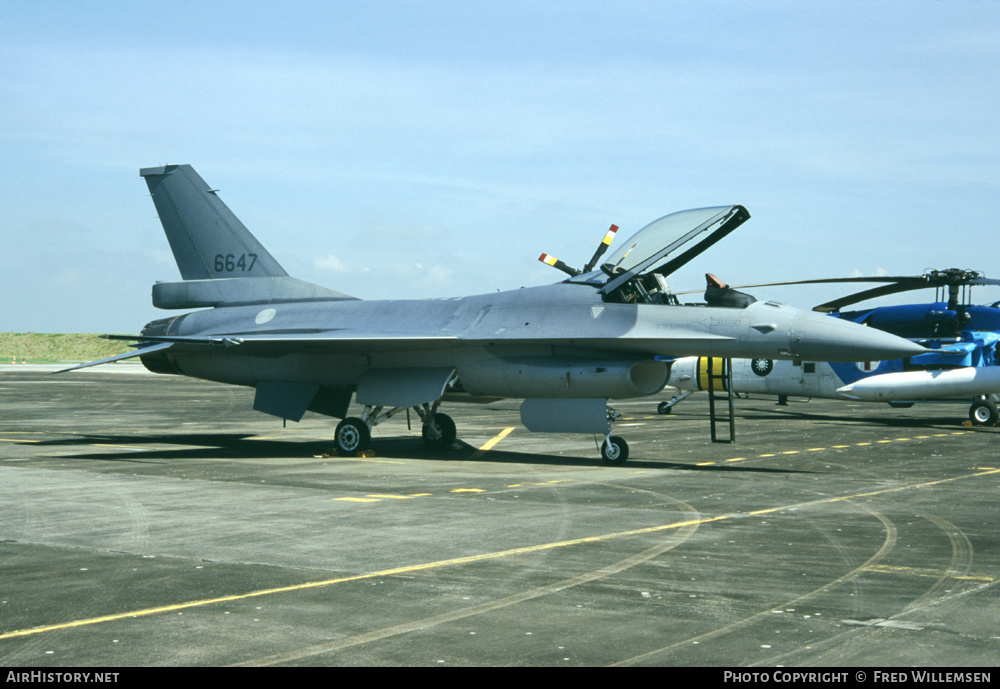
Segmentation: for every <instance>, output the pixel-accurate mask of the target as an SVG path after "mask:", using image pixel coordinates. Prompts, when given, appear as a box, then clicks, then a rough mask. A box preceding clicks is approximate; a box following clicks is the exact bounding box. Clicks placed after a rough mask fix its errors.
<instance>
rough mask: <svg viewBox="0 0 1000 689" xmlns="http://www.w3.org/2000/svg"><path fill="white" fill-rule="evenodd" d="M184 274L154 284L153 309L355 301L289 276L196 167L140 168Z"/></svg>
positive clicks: (140, 173)
mask: <svg viewBox="0 0 1000 689" xmlns="http://www.w3.org/2000/svg"><path fill="white" fill-rule="evenodd" d="M139 175H140V176H141V177H143V178H145V180H146V185H147V186H148V187H149V192H150V194H152V196H153V203H154V204H156V212H157V213H158V214H159V216H160V222H161V223H163V231H164V232H165V233H166V235H167V241H169V242H170V248H171V250H173V252H174V259H175V260H176V261H177V267H178V268H179V269H180V271H181V277H182V278H183V280H182V281H181V282H157V283H156V284H155V285H153V305H154V306H156V307H157V308H161V309H190V308H202V307H206V306H233V305H239V304H275V303H281V302H291V301H318V300H324V301H326V300H340V299H354V297H350V296H348V295H346V294H342V293H340V292H334V291H333V290H330V289H326V288H325V287H320V286H318V285H314V284H312V283H309V282H305V281H304V280H297V279H295V278H292V277H289V275H288V273H286V272H285V269H284V268H282V267H281V266H280V265H279V264H278V262H277V261H276V260H274V257H273V256H271V254H269V253H268V251H267V249H265V248H264V246H263V245H262V244H261V243H260V242H258V241H257V238H256V237H254V236H253V235H252V234H250V231H249V230H248V229H247V228H246V227H245V226H244V225H243V223H241V222H240V221H239V218H237V217H236V216H235V215H233V213H232V211H230V210H229V208H227V207H226V204H224V203H223V202H222V200H221V199H220V198H219V197H218V196H216V195H215V190H213V189H209V187H208V185H207V184H205V180H203V179H202V178H201V177H200V176H199V175H198V173H197V172H195V171H194V169H193V168H192V167H191V166H190V165H165V166H163V167H147V168H144V169H142V170H139Z"/></svg>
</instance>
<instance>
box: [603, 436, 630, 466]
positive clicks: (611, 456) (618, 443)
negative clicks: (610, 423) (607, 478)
mask: <svg viewBox="0 0 1000 689" xmlns="http://www.w3.org/2000/svg"><path fill="white" fill-rule="evenodd" d="M601 458H602V459H603V460H604V463H605V464H610V465H612V466H618V465H620V464H624V463H625V460H626V459H628V443H626V442H625V441H624V440H623V439H621V438H619V437H618V436H617V435H613V436H611V437H610V438H608V439H607V440H605V441H604V444H603V445H601Z"/></svg>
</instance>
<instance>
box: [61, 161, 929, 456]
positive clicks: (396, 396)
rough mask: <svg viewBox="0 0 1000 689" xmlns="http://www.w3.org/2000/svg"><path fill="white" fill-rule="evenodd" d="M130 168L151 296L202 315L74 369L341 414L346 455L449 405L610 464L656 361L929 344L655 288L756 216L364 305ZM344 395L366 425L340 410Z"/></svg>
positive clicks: (718, 216) (291, 409)
mask: <svg viewBox="0 0 1000 689" xmlns="http://www.w3.org/2000/svg"><path fill="white" fill-rule="evenodd" d="M139 174H140V176H141V177H142V178H144V179H145V181H146V184H147V186H148V187H149V191H150V193H151V194H152V198H153V203H154V204H155V206H156V210H157V213H158V214H159V216H160V221H161V223H162V224H163V229H164V231H165V233H166V235H167V240H168V241H169V243H170V247H171V249H172V251H173V254H174V258H175V259H176V261H177V266H178V268H179V269H180V273H181V277H182V280H181V281H177V282H157V283H156V284H155V285H153V304H154V306H156V307H158V308H162V309H200V310H197V311H192V312H190V313H186V314H183V315H178V316H172V317H170V318H163V319H159V320H154V321H152V322H150V323H148V324H147V325H146V326H145V327H144V328H143V329H142V331H141V332H140V334H139V335H106V336H105V337H107V338H109V339H125V340H130V341H134V344H133V345H132V346H133V347H134V348H135V349H134V351H131V352H127V353H125V354H121V355H118V356H114V357H109V358H107V359H102V360H99V361H93V362H90V363H87V364H83V365H81V366H78V367H74V368H84V367H86V366H93V365H97V364H102V363H107V362H111V361H117V360H120V359H127V358H130V357H139V359H140V360H141V361H142V363H143V364H144V365H145V366H146V368H148V369H149V370H150V371H154V372H156V373H167V374H180V375H185V376H191V377H194V378H201V379H206V380H213V381H219V382H223V383H231V384H236V385H244V386H249V387H252V388H254V389H255V390H256V394H255V397H254V403H253V408H254V409H256V410H258V411H261V412H265V413H267V414H272V415H275V416H278V417H281V418H284V419H290V420H293V421H299V420H300V419H301V418H302V417H303V415H304V414H305V412H307V411H312V412H315V413H319V414H325V415H328V416H331V417H334V418H338V419H342V420H341V421H340V423H339V424H338V425H337V428H336V431H335V434H334V439H335V445H336V450H337V452H338V453H339V454H341V455H350V454H354V453H357V452H359V451H364V450H365V449H367V448H368V447H369V445H370V443H371V431H372V429H373V428H374V427H375V426H376V425H378V424H380V423H382V422H384V421H385V420H387V419H389V418H391V417H392V416H393V415H395V414H397V413H399V412H400V411H404V410H406V409H410V408H412V409H414V410H416V412H417V414H418V415H419V416H420V418H421V420H422V435H423V439H424V441H425V442H427V443H428V444H430V445H431V446H435V447H450V446H451V445H452V444H453V443H454V441H455V440H456V436H457V431H456V428H455V423H454V421H453V420H452V419H451V418H450V417H449V416H447V415H446V414H444V413H441V412H439V411H438V408H439V406H440V405H441V403H442V402H443V401H449V402H450V401H452V400H455V401H475V402H483V401H491V400H495V399H500V398H523V399H524V402H523V403H522V405H521V421H522V423H523V424H524V425H525V426H526V427H527V428H528V429H529V430H531V431H543V432H580V433H592V434H600V435H603V436H604V444H603V446H602V449H601V454H602V457H603V459H604V461H605V462H607V463H610V464H618V463H622V462H624V461H625V460H626V458H627V457H628V444H627V443H626V442H625V441H624V440H622V439H621V438H619V437H617V436H613V435H611V423H612V422H613V421H614V420H615V419H616V418H617V414H616V413H614V411H613V410H611V409H610V408H609V407H608V399H609V398H610V399H625V398H632V397H640V396H645V395H651V394H654V393H656V392H658V391H659V390H661V389H662V388H663V386H664V385H665V384H666V382H667V378H668V376H669V368H670V365H669V362H668V361H664V360H663V358H664V357H667V358H669V357H682V356H693V355H702V356H720V357H756V358H768V359H793V360H801V359H805V360H809V361H858V360H872V359H888V358H898V357H902V356H907V355H911V354H916V353H920V352H923V351H924V349H923V348H922V347H919V346H917V345H914V344H912V343H910V342H909V341H907V340H904V339H901V338H899V337H896V336H894V335H890V334H888V333H884V332H880V331H877V330H873V329H870V328H865V327H863V326H860V325H857V324H855V323H848V322H843V321H839V320H836V319H833V318H829V317H828V316H825V315H823V314H819V313H812V312H809V311H801V310H798V309H794V308H792V307H789V306H786V305H784V304H780V303H777V302H766V303H761V302H755V301H753V300H752V299H749V300H743V301H740V302H738V305H736V306H733V305H726V304H725V302H724V301H723V302H720V301H718V300H716V301H715V302H713V303H714V304H716V305H711V306H710V305H704V304H702V305H681V304H680V303H679V302H678V301H677V299H676V297H675V296H674V295H672V294H671V293H670V291H669V290H668V289H667V284H666V281H665V278H666V277H667V276H668V275H670V274H671V273H672V272H674V271H675V270H676V269H677V268H679V267H680V266H682V265H684V264H685V263H687V262H688V261H690V260H691V259H692V258H694V257H695V256H697V255H698V254H699V253H701V252H702V251H704V250H705V249H706V248H708V247H709V246H711V245H713V244H714V243H716V242H717V241H719V240H720V239H722V238H723V237H725V236H726V235H728V234H729V233H730V232H732V231H733V230H734V229H736V228H737V227H738V226H739V225H741V224H743V223H744V222H745V221H746V220H747V219H748V218H749V217H750V214H749V213H748V212H747V210H746V209H745V208H744V207H743V206H740V205H728V206H719V207H713V208H700V209H695V210H688V211H682V212H679V213H673V214H671V215H667V216H665V217H663V218H660V219H659V220H657V221H655V222H653V223H651V224H650V225H648V226H647V227H645V228H644V229H642V230H640V231H639V232H638V233H636V234H635V235H634V236H633V237H632V238H631V239H629V240H628V241H627V242H626V243H625V244H624V245H622V246H621V247H620V248H619V249H618V250H617V251H615V252H614V253H612V254H611V255H610V257H609V258H608V260H607V261H605V262H603V263H601V265H600V266H599V267H597V268H596V269H589V270H587V271H575V272H576V273H577V274H574V275H573V276H572V277H570V278H569V279H567V280H564V281H562V282H559V283H556V284H551V285H546V286H542V287H532V288H522V289H517V290H512V291H507V292H497V293H494V294H483V295H476V296H467V297H457V298H452V299H422V300H416V299H405V300H388V301H382V300H379V301H374V300H362V299H357V298H355V297H351V296H348V295H346V294H342V293H340V292H335V291H332V290H329V289H325V288H323V287H319V286H317V285H313V284H310V283H308V282H304V281H301V280H297V279H295V278H292V277H290V276H289V275H288V274H287V273H286V272H285V270H284V269H283V268H282V267H281V266H280V265H279V263H278V262H277V261H276V260H275V259H274V257H273V256H272V255H271V254H270V253H269V252H268V251H267V250H266V249H265V248H264V247H263V246H262V245H261V244H260V242H258V241H257V239H256V238H255V237H254V236H253V235H252V234H251V233H250V232H249V231H248V230H247V228H246V227H245V226H244V225H243V223H241V222H240V221H239V220H238V219H237V218H236V216H235V215H234V214H233V213H232V212H231V211H230V210H229V208H228V207H227V206H226V205H225V204H224V203H223V202H222V200H221V199H220V198H219V196H218V193H217V190H215V189H212V188H211V187H209V186H208V185H207V184H206V183H205V181H204V180H202V178H201V177H200V176H199V175H198V174H197V173H196V172H195V171H194V169H192V168H191V166H189V165H167V166H163V167H153V168H146V169H143V170H140V172H139ZM687 246H690V248H684V250H683V251H681V249H682V247H687ZM605 248H606V247H605ZM602 254H603V249H601V250H600V252H599V255H595V258H594V260H592V261H591V263H590V264H588V268H591V267H592V266H596V265H597V260H598V259H600V258H601V256H602ZM66 370H73V369H66ZM352 398H354V400H355V401H356V403H357V404H358V405H361V407H362V408H363V411H362V412H361V413H360V416H350V415H349V408H350V405H351V400H352Z"/></svg>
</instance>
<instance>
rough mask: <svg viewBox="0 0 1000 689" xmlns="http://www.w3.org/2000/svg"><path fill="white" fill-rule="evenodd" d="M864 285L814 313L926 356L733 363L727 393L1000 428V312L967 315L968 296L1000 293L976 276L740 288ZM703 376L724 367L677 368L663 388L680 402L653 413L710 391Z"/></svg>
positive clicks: (684, 363) (950, 273)
mask: <svg viewBox="0 0 1000 689" xmlns="http://www.w3.org/2000/svg"><path fill="white" fill-rule="evenodd" d="M862 282H870V283H884V284H881V285H880V286H877V287H874V288H870V289H866V290H863V291H861V292H856V293H853V294H849V295H847V296H844V297H839V298H837V299H834V300H832V301H828V302H826V303H823V304H820V305H818V306H816V307H814V308H813V311H817V312H821V313H827V314H829V315H830V316H831V317H833V318H839V319H843V320H848V321H851V322H854V323H859V324H861V325H866V326H868V327H870V328H875V329H878V330H882V331H885V332H888V333H891V334H894V335H897V336H899V337H904V338H907V339H909V340H911V341H913V342H915V343H918V344H921V345H923V346H924V347H926V348H927V349H928V351H927V352H925V353H923V354H917V355H914V356H910V357H906V358H903V359H892V360H887V361H861V362H856V363H826V362H809V361H776V360H771V359H733V360H731V365H730V372H731V373H730V374H731V377H732V387H731V391H732V392H733V393H735V394H737V395H750V394H754V395H756V394H764V395H775V396H777V397H778V401H779V404H783V403H787V400H788V397H806V398H824V399H841V400H853V401H867V402H884V403H888V404H889V405H890V406H892V407H897V408H900V407H910V406H912V405H913V404H914V403H915V402H918V401H940V400H968V401H970V407H969V420H970V421H971V423H972V424H974V425H980V426H992V425H995V424H996V423H997V420H998V418H1000V412H998V402H1000V365H998V364H1000V359H998V356H997V345H998V343H1000V302H994V303H992V304H987V305H981V306H977V305H973V304H971V290H972V288H973V287H975V286H982V285H1000V280H996V279H990V278H987V277H985V275H984V274H983V273H981V272H979V271H974V270H965V269H959V268H950V269H946V270H928V271H926V272H924V273H923V274H922V275H917V276H896V277H891V276H878V277H848V278H828V279H820V280H802V281H794V282H781V283H765V284H758V285H747V286H746V287H765V286H775V285H795V284H838V283H862ZM710 284H711V281H710ZM923 288H934V289H935V299H934V301H933V302H929V303H912V304H903V305H896V306H876V307H869V308H863V309H858V310H851V311H845V310H843V309H844V307H848V306H853V305H855V304H857V303H860V302H863V301H867V300H870V299H874V298H878V297H884V296H888V295H891V294H898V293H902V292H907V291H911V290H917V289H923ZM741 289H742V287H741ZM710 367H711V368H710ZM709 370H714V371H719V370H722V362H721V360H717V359H714V358H713V359H712V360H710V358H709V357H684V358H680V359H675V360H674V361H673V362H672V363H671V373H670V378H669V380H668V385H670V386H672V387H675V388H677V389H678V390H679V391H681V394H679V395H678V396H675V397H674V398H672V399H670V400H667V401H663V402H661V403H660V404H659V405H658V407H657V411H658V412H659V413H661V414H668V413H670V412H671V411H672V409H673V407H674V406H675V405H676V404H678V403H679V402H681V401H682V400H683V399H686V398H687V397H688V396H690V395H691V394H692V393H693V392H696V391H699V390H706V389H708V387H709V385H710V383H709V376H708V372H709ZM712 385H714V386H715V389H716V390H719V389H720V388H721V387H723V386H724V385H725V383H724V382H723V381H722V380H720V379H718V378H716V379H715V381H714V382H713V383H712Z"/></svg>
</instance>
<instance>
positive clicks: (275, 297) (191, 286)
mask: <svg viewBox="0 0 1000 689" xmlns="http://www.w3.org/2000/svg"><path fill="white" fill-rule="evenodd" d="M354 298H355V297H349V296H347V295H346V294H341V293H340V292H335V291H333V290H332V289H327V288H325V287H320V286H319V285H314V284H312V283H311V282H306V281H305V280H298V279H296V278H292V277H287V276H282V277H260V278H220V279H218V280H184V281H183V282H157V283H156V284H155V285H153V306H155V307H156V308H158V309H199V308H205V307H210V306H223V305H225V306H238V305H242V304H278V303H282V302H290V301H324V300H344V299H354Z"/></svg>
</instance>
